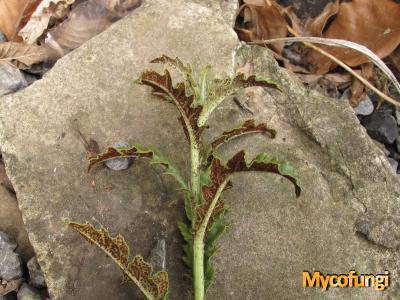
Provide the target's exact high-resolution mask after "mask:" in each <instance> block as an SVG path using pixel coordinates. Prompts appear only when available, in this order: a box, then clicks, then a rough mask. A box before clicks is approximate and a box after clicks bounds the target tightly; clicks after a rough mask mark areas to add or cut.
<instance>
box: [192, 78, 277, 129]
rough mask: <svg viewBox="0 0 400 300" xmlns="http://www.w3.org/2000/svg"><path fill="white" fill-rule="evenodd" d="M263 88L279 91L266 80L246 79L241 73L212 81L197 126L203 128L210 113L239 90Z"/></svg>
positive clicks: (272, 83)
mask: <svg viewBox="0 0 400 300" xmlns="http://www.w3.org/2000/svg"><path fill="white" fill-rule="evenodd" d="M255 86H259V87H265V88H273V89H277V90H279V91H281V88H280V87H279V86H278V85H277V84H276V83H274V82H272V81H271V80H270V79H268V78H264V77H258V76H255V75H251V76H249V77H246V75H245V74H243V73H238V74H236V76H235V77H233V78H230V77H228V78H225V79H219V78H217V79H214V80H212V81H211V82H210V83H209V88H208V95H207V100H206V101H205V103H204V106H203V108H202V110H201V112H200V115H199V116H198V121H197V124H198V125H199V126H204V124H205V123H206V121H207V120H208V118H209V116H210V115H211V113H212V112H213V111H214V109H215V108H217V107H218V105H219V104H221V102H222V101H223V100H224V99H225V98H226V97H228V96H229V95H232V94H234V93H235V92H237V91H238V90H239V89H241V88H247V87H255Z"/></svg>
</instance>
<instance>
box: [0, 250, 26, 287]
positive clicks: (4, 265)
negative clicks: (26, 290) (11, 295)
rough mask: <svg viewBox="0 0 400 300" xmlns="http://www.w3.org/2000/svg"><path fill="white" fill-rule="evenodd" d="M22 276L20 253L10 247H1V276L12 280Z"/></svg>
mask: <svg viewBox="0 0 400 300" xmlns="http://www.w3.org/2000/svg"><path fill="white" fill-rule="evenodd" d="M21 276H22V266H21V260H20V258H19V255H18V254H17V253H15V252H14V251H12V250H11V249H10V248H4V249H0V278H1V279H4V280H12V279H16V278H20V277H21Z"/></svg>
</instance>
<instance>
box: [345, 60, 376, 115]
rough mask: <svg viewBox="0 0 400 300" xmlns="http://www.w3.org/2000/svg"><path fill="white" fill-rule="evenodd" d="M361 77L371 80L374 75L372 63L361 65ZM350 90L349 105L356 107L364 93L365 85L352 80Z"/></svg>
mask: <svg viewBox="0 0 400 300" xmlns="http://www.w3.org/2000/svg"><path fill="white" fill-rule="evenodd" d="M361 75H362V76H363V77H364V78H365V79H367V80H371V79H372V77H373V75H374V65H373V64H372V63H367V64H363V65H362V66H361ZM350 90H351V96H350V99H349V103H350V105H351V106H352V107H357V106H358V105H359V104H360V102H361V100H362V99H363V97H364V95H365V93H366V89H365V85H364V84H362V83H361V82H360V81H359V80H357V79H355V78H354V80H353V83H352V85H351V88H350Z"/></svg>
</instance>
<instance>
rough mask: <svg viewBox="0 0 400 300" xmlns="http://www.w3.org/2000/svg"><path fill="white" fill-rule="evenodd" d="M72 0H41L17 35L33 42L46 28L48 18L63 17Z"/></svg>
mask: <svg viewBox="0 0 400 300" xmlns="http://www.w3.org/2000/svg"><path fill="white" fill-rule="evenodd" d="M74 2H75V0H43V1H42V2H41V3H40V4H39V6H38V7H37V8H36V10H35V12H34V13H33V14H32V16H31V18H30V19H29V22H28V23H27V24H26V25H25V26H24V28H22V29H21V30H20V32H19V35H20V36H21V37H22V38H23V40H24V41H25V42H26V43H28V44H33V43H34V42H36V40H37V39H38V38H39V37H40V36H41V35H42V34H43V32H44V31H45V30H46V29H47V27H48V25H49V22H50V18H52V17H53V18H55V19H61V18H63V17H65V15H66V12H67V9H68V7H69V6H70V5H71V4H73V3H74Z"/></svg>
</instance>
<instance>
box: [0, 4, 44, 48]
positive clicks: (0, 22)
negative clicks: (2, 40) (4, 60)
mask: <svg viewBox="0 0 400 300" xmlns="http://www.w3.org/2000/svg"><path fill="white" fill-rule="evenodd" d="M40 1H41V0H0V31H1V32H2V33H4V34H5V36H6V37H7V39H8V40H9V41H20V40H21V38H19V37H18V36H17V33H18V32H19V30H20V29H21V28H22V27H23V26H24V25H25V24H26V23H27V22H28V20H29V18H30V16H31V14H32V13H33V12H34V10H35V8H36V7H37V6H38V5H39V3H40Z"/></svg>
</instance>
